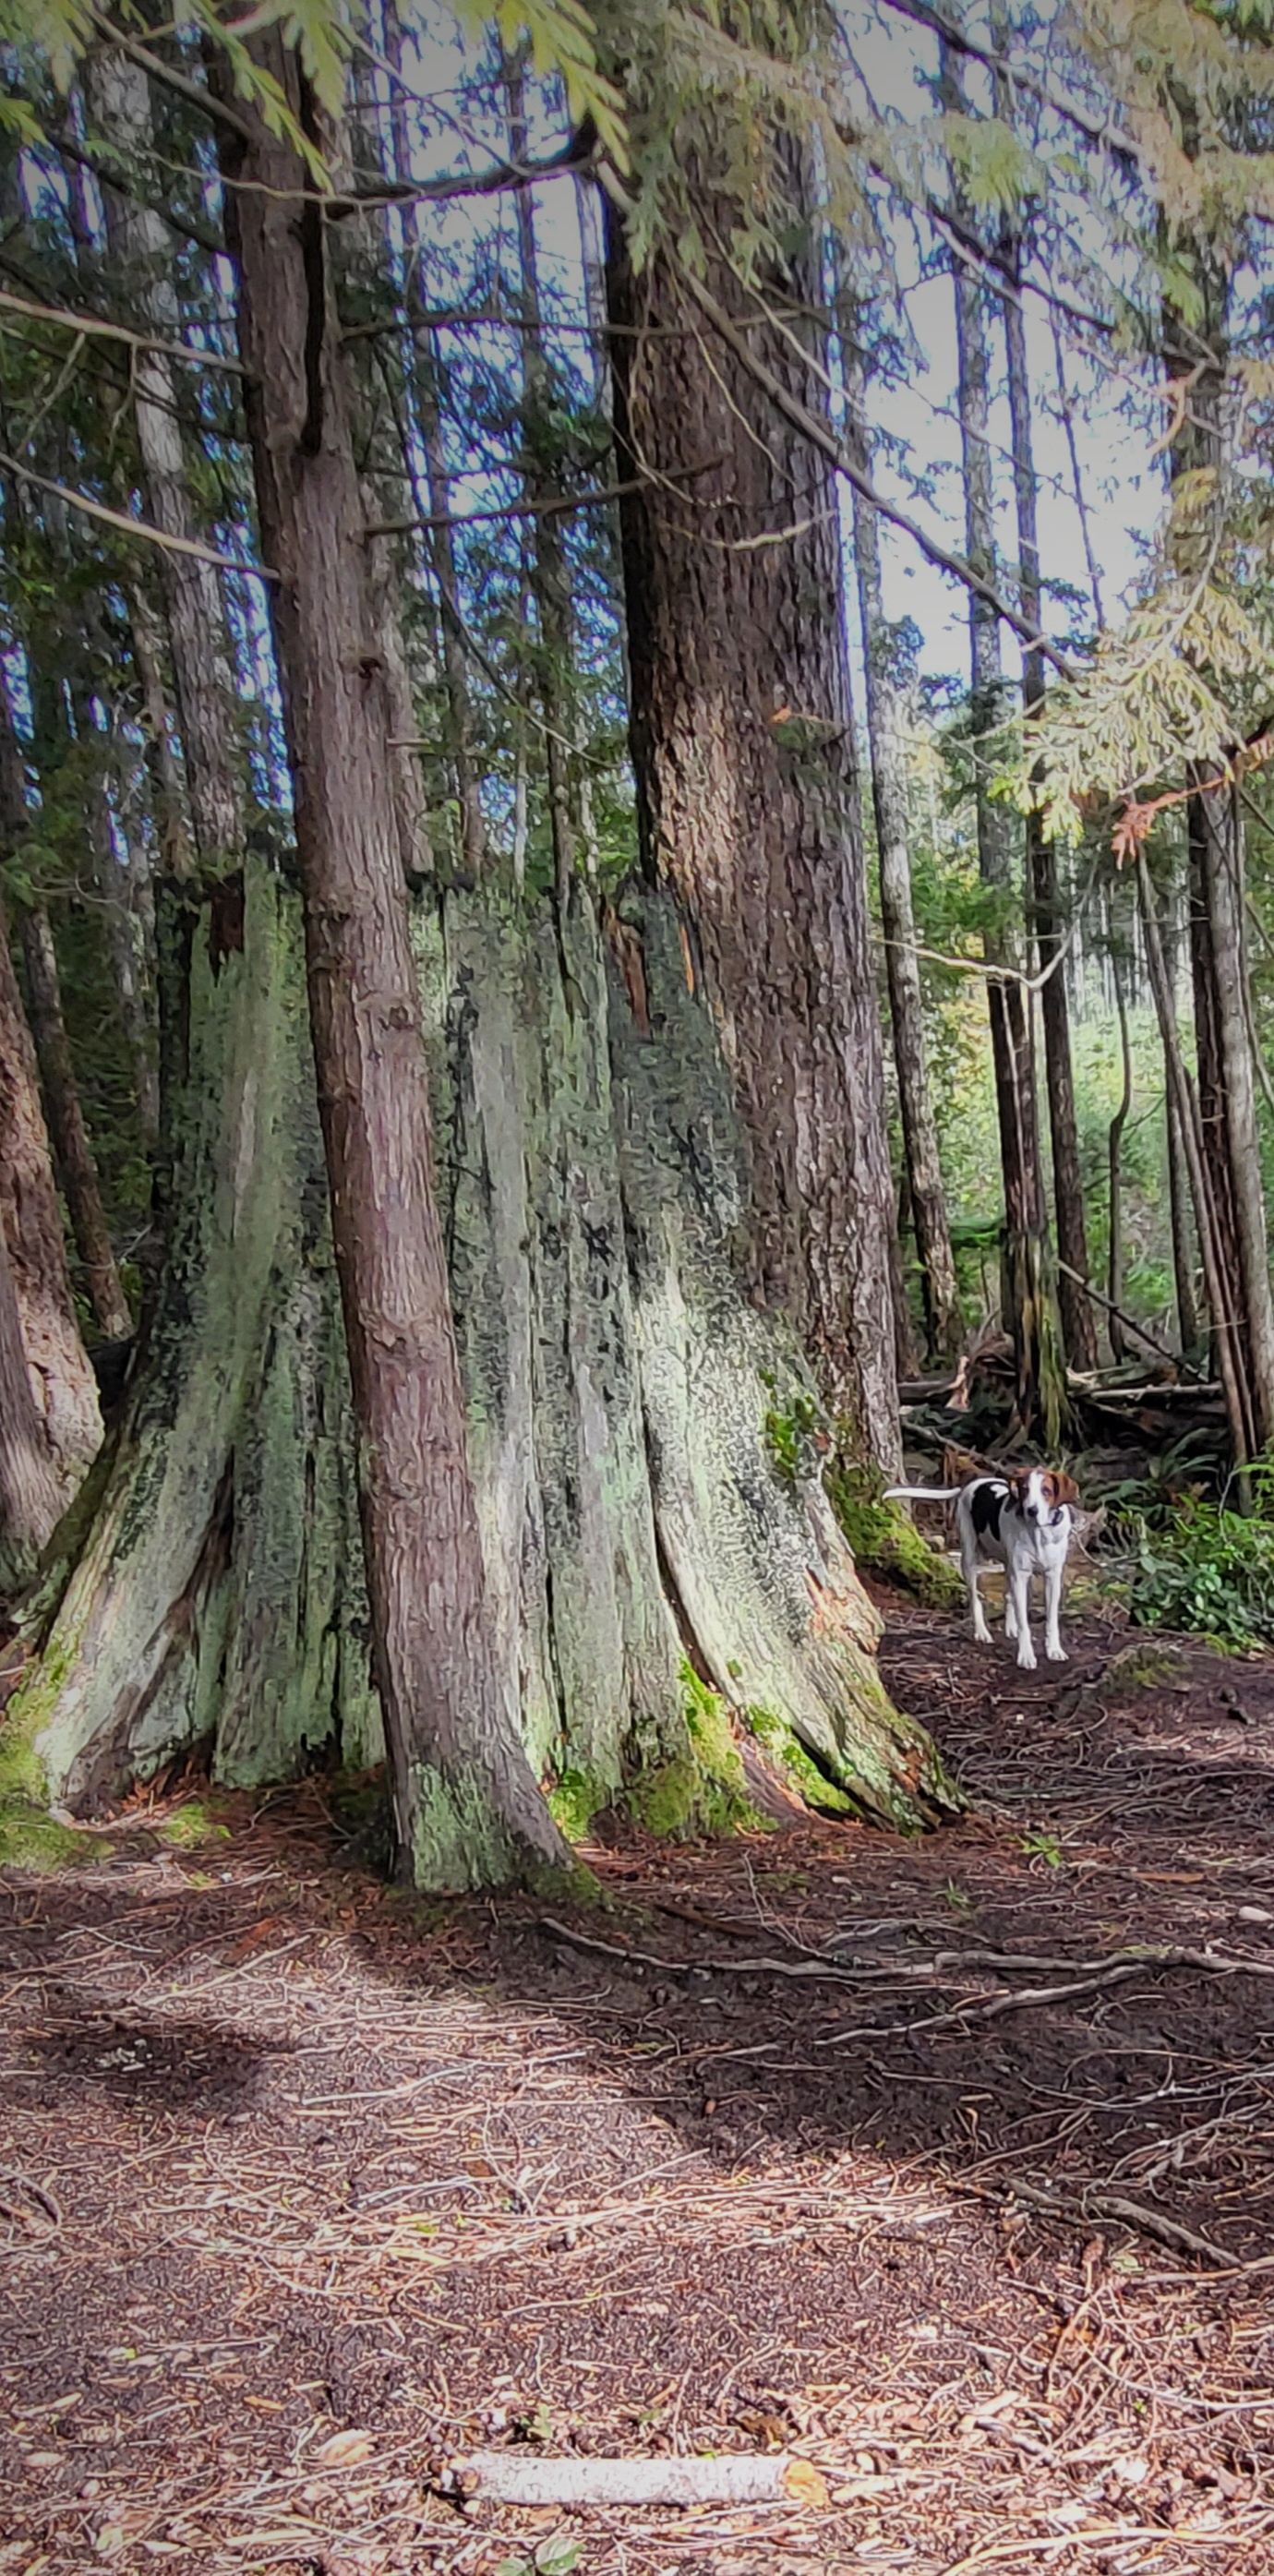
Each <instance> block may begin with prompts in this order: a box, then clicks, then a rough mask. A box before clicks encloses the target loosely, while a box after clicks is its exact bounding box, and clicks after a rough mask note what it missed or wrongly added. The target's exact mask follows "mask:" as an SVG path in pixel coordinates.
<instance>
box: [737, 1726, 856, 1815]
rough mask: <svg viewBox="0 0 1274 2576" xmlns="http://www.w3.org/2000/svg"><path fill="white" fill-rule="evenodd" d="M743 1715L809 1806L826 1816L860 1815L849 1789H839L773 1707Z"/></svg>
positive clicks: (751, 1730) (752, 1730)
mask: <svg viewBox="0 0 1274 2576" xmlns="http://www.w3.org/2000/svg"><path fill="white" fill-rule="evenodd" d="M744 1714H745V1716H746V1718H747V1723H748V1732H749V1734H750V1735H755V1736H756V1738H757V1740H758V1742H759V1743H761V1744H763V1745H764V1746H765V1748H766V1750H767V1752H769V1753H771V1754H773V1756H774V1758H775V1760H776V1761H777V1762H778V1763H780V1764H781V1766H782V1768H783V1770H784V1771H786V1773H787V1775H788V1778H789V1780H790V1781H791V1783H792V1787H793V1788H794V1789H795V1790H796V1791H797V1792H798V1794H799V1796H801V1797H802V1798H803V1799H804V1800H805V1804H806V1806H807V1807H814V1808H816V1809H817V1810H818V1811H819V1812H820V1813H821V1814H822V1815H825V1816H856V1815H858V1814H859V1813H860V1809H859V1807H858V1805H857V1802H856V1801H855V1800H854V1799H853V1798H851V1797H850V1795H849V1792H848V1790H846V1789H841V1788H839V1787H838V1786H837V1784H836V1782H835V1781H834V1780H829V1779H828V1777H827V1773H826V1772H825V1771H821V1770H820V1769H819V1766H818V1764H817V1762H815V1760H814V1758H813V1756H812V1755H811V1754H809V1753H807V1752H806V1749H805V1746H804V1745H803V1744H802V1743H801V1742H800V1740H799V1738H798V1737H797V1736H795V1735H794V1734H793V1733H792V1729H791V1727H790V1726H788V1725H787V1724H785V1722H784V1720H783V1719H782V1718H781V1717H776V1716H775V1714H774V1711H773V1709H772V1708H749V1709H747V1710H745V1712H744Z"/></svg>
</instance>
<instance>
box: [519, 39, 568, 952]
mask: <svg viewBox="0 0 1274 2576" xmlns="http://www.w3.org/2000/svg"><path fill="white" fill-rule="evenodd" d="M505 82H506V86H507V90H508V98H509V158H510V160H512V161H514V162H518V161H525V160H526V158H527V155H528V150H529V138H528V134H527V125H526V104H525V93H524V82H523V76H522V70H521V66H520V64H517V63H511V64H509V65H508V66H507V68H506V72H505ZM514 213H515V219H516V222H517V231H518V257H519V262H520V266H521V288H522V299H521V300H522V319H523V323H524V326H525V327H524V329H523V334H522V347H523V360H522V366H523V374H522V422H523V427H522V443H523V448H524V451H525V455H526V472H525V477H524V480H525V485H526V495H527V499H528V500H529V501H540V500H543V499H544V498H545V497H546V495H547V493H548V490H549V488H550V484H551V482H552V479H553V478H552V476H551V475H549V476H548V477H546V475H545V471H544V466H543V463H542V461H540V451H542V449H543V447H544V445H545V442H546V436H547V431H548V422H549V413H550V409H551V404H552V392H553V387H552V378H551V374H550V370H549V363H548V358H547V355H546V352H545V347H544V333H543V327H542V319H541V310H540V275H539V261H538V257H537V253H536V246H535V201H534V197H533V195H532V192H531V190H530V189H529V188H519V189H518V191H517V194H516V197H515V200H514ZM533 525H534V530H535V535H534V541H533V553H532V557H531V589H532V594H533V597H534V600H535V611H536V619H537V623H538V626H539V639H540V655H539V659H540V703H541V705H542V707H543V710H544V765H545V771H546V774H547V779H548V800H549V828H550V831H551V833H552V837H553V874H554V879H555V882H556V885H557V896H558V901H559V903H564V902H565V901H566V899H567V895H568V892H569V888H570V882H571V878H572V877H573V875H574V873H575V864H576V856H577V852H578V850H579V846H580V843H581V840H582V822H583V818H582V815H581V811H580V801H579V796H578V792H577V789H576V783H575V780H574V778H573V776H572V751H573V748H574V745H575V726H576V708H575V693H574V689H573V687H572V684H571V667H572V648H573V640H574V638H573V619H572V615H571V583H570V570H569V566H568V563H567V556H566V544H565V539H564V537H563V533H562V526H563V523H562V521H561V519H560V518H558V517H557V516H556V515H555V514H553V513H551V512H549V511H539V512H537V514H536V517H535V519H534V522H533Z"/></svg>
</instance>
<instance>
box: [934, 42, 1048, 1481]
mask: <svg viewBox="0 0 1274 2576" xmlns="http://www.w3.org/2000/svg"><path fill="white" fill-rule="evenodd" d="M943 74H944V89H945V92H946V95H947V97H948V100H949V103H951V104H953V105H954V106H956V107H959V108H962V107H963V104H964V102H963V95H962V92H961V89H960V84H959V81H958V78H957V77H956V75H955V73H954V71H953V69H952V64H951V58H950V56H949V54H948V53H947V51H946V49H945V48H944V52H943ZM952 274H953V279H954V285H955V308H956V345H957V352H958V360H959V406H960V446H961V455H962V461H963V468H964V508H965V553H966V555H967V557H968V560H969V562H970V563H971V564H972V565H973V566H974V568H975V570H976V571H978V572H979V573H981V574H982V575H983V576H984V578H985V579H986V580H987V581H993V580H994V577H995V570H996V561H995V556H996V548H995V493H994V484H993V479H992V472H991V448H990V367H989V359H988V352H987V333H986V318H985V312H984V290H983V288H982V286H981V283H980V281H979V278H978V275H977V272H976V270H975V269H974V268H972V267H971V266H970V265H969V264H968V263H967V262H966V261H964V260H962V259H961V258H960V257H959V256H958V254H954V255H953V258H952ZM969 640H970V664H971V681H972V685H971V688H970V697H969V714H970V724H971V732H972V738H973V758H974V780H975V798H976V808H977V835H978V866H979V871H980V874H981V877H982V882H983V885H984V886H985V888H986V890H987V893H988V895H989V896H990V897H991V899H992V902H993V903H994V905H995V907H996V910H997V913H998V916H999V918H998V919H997V920H996V921H994V922H993V923H992V924H991V925H990V926H989V927H988V929H987V930H986V932H985V933H984V937H983V953H984V955H985V957H986V960H987V964H988V965H989V966H992V967H997V966H998V967H1009V968H1012V967H1014V966H1015V965H1016V964H1017V963H1018V962H1019V960H1018V957H1017V954H1016V944H1015V942H1014V940H1013V938H1012V936H1011V934H1010V933H1009V931H1008V928H1007V920H1008V916H1009V915H1010V913H1011V912H1013V911H1014V910H1015V909H1016V907H1017V904H1018V903H1019V901H1020V893H1019V888H1018V885H1017V883H1016V877H1017V865H1016V861H1017V832H1016V826H1015V824H1014V821H1013V818H1012V816H1011V814H1010V813H1009V812H1008V810H1007V809H1006V807H1005V806H1004V805H1003V804H1002V803H1000V802H999V801H998V800H997V799H995V798H994V797H993V796H992V795H991V793H990V788H991V778H992V771H993V765H994V748H993V747H994V743H995V740H996V737H997V736H998V735H999V734H1001V733H1002V731H1003V729H1004V727H1005V725H1006V723H1007V722H1008V704H1007V691H1006V688H1005V683H1004V676H1003V670H1002V665H1001V659H1000V630H999V619H998V617H997V615H996V611H995V609H994V608H993V607H992V606H991V605H990V603H989V602H988V601H987V600H985V599H983V598H981V597H980V596H979V595H978V594H977V593H976V592H971V593H970V597H969ZM987 1008H988V1013H989V1017H990V1022H991V1049H992V1055H993V1059H994V1064H995V1096H996V1109H997V1114H998V1120H999V1130H1000V1165H1001V1171H1002V1174H1003V1183H1004V1257H1003V1263H1002V1290H1003V1306H1004V1321H1005V1325H1006V1327H1007V1329H1008V1331H1009V1333H1010V1334H1011V1336H1012V1340H1013V1347H1014V1354H1015V1360H1016V1372H1017V1410H1018V1415H1019V1418H1020V1419H1021V1421H1022V1423H1023V1425H1024V1426H1026V1427H1028V1428H1029V1427H1031V1426H1033V1425H1034V1423H1035V1422H1036V1421H1037V1420H1042V1422H1043V1425H1044V1428H1045V1431H1046V1434H1047V1435H1048V1436H1049V1437H1050V1438H1051V1437H1052V1436H1053V1434H1054V1433H1055V1431H1056V1428H1057V1423H1058V1419H1059V1417H1060V1413H1061V1409H1062V1393H1061V1385H1060V1366H1059V1360H1060V1354H1059V1352H1058V1350H1057V1348H1056V1339H1057V1333H1056V1326H1055V1324H1054V1320H1053V1317H1054V1308H1053V1296H1052V1292H1051V1291H1050V1287H1049V1283H1048V1279H1047V1269H1048V1258H1047V1253H1048V1247H1047V1241H1046V1234H1045V1209H1044V1189H1043V1175H1042V1171H1041V1167H1040V1151H1039V1123H1038V1116H1037V1110H1036V1102H1035V1091H1034V1083H1033V1078H1032V1065H1031V1045H1030V1028H1029V1022H1028V1014H1027V1011H1026V1007H1025V999H1024V996H1023V992H1022V988H1021V985H1020V984H1019V983H1017V982H1016V981H1015V980H1013V979H1012V978H1011V977H1009V978H1006V979H1003V980H1002V979H1001V978H1000V977H998V976H995V975H993V976H992V977H991V978H990V979H989V982H988V989H987Z"/></svg>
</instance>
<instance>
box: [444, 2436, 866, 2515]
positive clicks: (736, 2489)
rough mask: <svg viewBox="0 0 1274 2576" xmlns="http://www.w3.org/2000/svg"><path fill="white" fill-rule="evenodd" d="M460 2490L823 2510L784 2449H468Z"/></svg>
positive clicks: (589, 2501)
mask: <svg viewBox="0 0 1274 2576" xmlns="http://www.w3.org/2000/svg"><path fill="white" fill-rule="evenodd" d="M454 2476H455V2480H456V2484H457V2485H458V2487H459V2488H460V2491H461V2493H462V2495H464V2496H466V2497H469V2496H482V2497H484V2498H485V2499H486V2500H487V2501H488V2502H489V2503H492V2504H518V2505H527V2506H534V2505H563V2506H569V2505H577V2506H587V2505H613V2504H647V2505H650V2504H680V2505H704V2504H723V2505H739V2504H789V2505H791V2504H796V2505H807V2506H810V2507H813V2508H815V2509H820V2510H821V2509H822V2508H823V2507H824V2506H825V2505H826V2504H827V2502H828V2494H827V2488H826V2486H825V2484H824V2482H823V2480H822V2478H821V2477H820V2476H819V2473H818V2471H817V2469H816V2468H813V2467H811V2465H810V2462H809V2461H808V2460H798V2459H793V2458H792V2456H791V2454H790V2453H789V2452H774V2451H771V2452H734V2451H727V2452H723V2453H720V2454H718V2455H717V2456H716V2457H714V2458H712V2459H706V2460H700V2459H674V2458H666V2459H649V2458H638V2459H629V2460H598V2459H577V2458H569V2459H563V2460H550V2459H545V2458H544V2457H543V2455H542V2454H536V2453H534V2452H530V2451H524V2450H518V2451H475V2452H474V2453H473V2455H472V2457H471V2458H469V2459H466V2460H457V2461H456V2463H455V2467H454Z"/></svg>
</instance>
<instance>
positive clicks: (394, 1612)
mask: <svg viewBox="0 0 1274 2576" xmlns="http://www.w3.org/2000/svg"><path fill="white" fill-rule="evenodd" d="M262 60H263V61H264V62H266V63H267V64H268V66H269V68H270V70H271V71H272V72H273V73H274V75H275V77H276V78H277V79H279V80H280V81H281V82H282V83H283V84H284V87H285V90H286V93H287V96H288V98H289V102H290V104H291V106H292V108H293V112H294V113H295V114H296V115H297V116H298V117H299V118H300V119H301V120H302V121H303V123H304V125H305V127H306V129H307V130H308V131H309V132H311V133H312V134H314V135H315V136H316V137H317V133H318V123H317V119H316V115H315V111H314V107H313V102H312V99H311V97H310V96H309V94H308V91H307V87H306V84H305V81H304V78H303V76H302V75H301V74H300V72H299V69H298V65H297V61H296V57H295V56H294V55H293V54H291V53H289V52H285V50H284V48H283V46H282V44H281V43H278V42H277V41H274V42H270V43H268V44H264V45H263V47H262ZM236 113H237V116H238V118H239V121H240V124H241V125H242V124H245V123H246V124H247V125H248V127H249V128H250V130H251V131H250V139H247V140H245V141H244V142H243V143H242V145H241V146H236V147H234V149H233V153H232V156H231V160H230V164H229V166H228V169H227V176H228V178H229V179H230V181H231V182H232V185H231V187H230V188H229V190H228V216H227V221H228V225H229V226H230V228H231V249H232V254H233V257H234V260H235V265H236V270H237V276H238V291H239V330H240V345H241V348H242V352H243V357H244V362H245V365H246V366H247V368H248V382H247V390H246V396H245V399H246V403H247V410H248V426H249V437H250V442H251V447H252V458H253V468H254V473H255V478H256V486H257V501H258V508H259V511H260V517H261V532H262V542H263V546H264V549H265V552H266V555H267V558H268V560H269V561H270V562H271V564H273V565H274V566H275V567H276V568H277V572H278V581H277V584H276V585H275V586H274V589H273V592H272V597H271V611H272V616H273V622H274V631H275V646H276V653H277V657H278V665H279V676H280V683H281V687H282V692H283V701H284V717H285V724H286V727H287V734H288V748H289V757H290V760H291V765H292V773H293V780H294V793H295V805H296V838H297V856H298V861H299V865H300V873H301V885H302V895H303V902H304V910H305V937H306V960H307V982H308V990H309V1005H310V1025H311V1032H312V1036H313V1042H314V1060H315V1067H316V1071H317V1075H318V1090H319V1106H320V1113H321V1116H322V1121H323V1136H324V1146H325V1151H326V1158H327V1169H328V1183H329V1189H330V1196H331V1209H332V1233H333V1240H334V1244H335V1250H336V1261H337V1271H338V1276H339V1279H340V1286H341V1301H342V1307H343V1311H344V1317H345V1335H346V1343H347V1347H348V1351H349V1360H350V1377H351V1382H352V1388H353V1401H354V1412H355V1419H356V1422H357V1425H358V1439H359V1453H360V1454H359V1464H360V1502H361V1512H362V1523H363V1538H364V1552H365V1558H366V1567H367V1585H368V1594H369V1597H370V1601H371V1607H372V1631H373V1651H374V1659H375V1666H376V1675H377V1682H378V1685H379V1690H380V1697H381V1705H382V1709H383V1712H384V1718H385V1731H386V1737H387V1740H388V1744H389V1748H390V1755H391V1761H392V1765H393V1773H394V1783H395V1803H396V1813H397V1827H398V1834H399V1838H400V1843H401V1847H402V1850H403V1853H404V1855H405V1860H406V1864H407V1866H408V1867H409V1868H410V1870H411V1872H412V1874H413V1875H414V1876H415V1878H416V1879H417V1881H418V1882H420V1883H422V1884H431V1885H435V1886H448V1885H450V1886H455V1885H461V1886H463V1885H469V1884H489V1883H491V1882H492V1881H494V1880H498V1879H500V1878H502V1877H507V1876H509V1875H512V1874H516V1873H518V1872H521V1871H524V1870H525V1869H527V1868H528V1867H532V1866H534V1865H536V1864H544V1863H550V1864H555V1863H561V1862H564V1861H565V1860H566V1857H567V1850H566V1846H565V1844H564V1843H563V1842H562V1839H561V1837H560V1835H559V1834H558V1832H557V1829H556V1827H555V1825H554V1824H553V1820H552V1818H551V1816H550V1814H549V1812H548V1809H547V1807H546V1806H545V1803H544V1800H543V1798H542V1797H541V1795H540V1792H539V1789H538V1788H537V1786H536V1782H535V1779H534V1775H533V1774H532V1772H531V1770H530V1767H529V1765H528V1763H527V1760H526V1756H525V1754H524V1752H523V1749H522V1745H521V1742H520V1740H519V1737H518V1734H517V1732H516V1717H515V1716H514V1717H513V1718H512V1719H511V1717H510V1713H509V1711H508V1710H507V1708H506V1707H505V1706H504V1705H503V1702H502V1696H501V1693H500V1690H499V1686H498V1679H497V1672H496V1664H495V1656H494V1651H493V1643H492V1638H491V1634H490V1629H489V1625H488V1617H487V1603H486V1597H485V1596H486V1585H485V1576H484V1569H483V1559H482V1548H481V1541H480V1537H479V1531H478V1522H477V1515H476V1512H475V1508H474V1497H473V1489H472V1485H471V1482H470V1477H469V1469H468V1462H467V1457H466V1443H465V1418H464V1404H463V1398H462V1394H461V1385H460V1373H459V1366H458V1362H457V1355H456V1344H455V1334H454V1330H453V1326H452V1318H451V1306H450V1296H449V1290H448V1282H447V1269H446V1262H445V1258H444V1254H443V1245H442V1236H441V1231H440V1228H439V1222H438V1209H437V1204H436V1200H435V1195H434V1178H433V1138H432V1124H431V1117H430V1107H429V1095H428V1089H427V1085H426V1074H425V1060H424V1053H423V1046H422V1033H421V1018H420V998H419V989H418V985H417V981H416V974H415V968H414V963H413V958H412V950H411V938H410V932H409V926H408V915H407V894H406V888H405V886H404V883H403V875H402V867H401V860H400V852H399V842H398V824H397V817H396V814H395V810H394V802H393V796H392V792H391V786H390V774H389V760H388V751H387V745H388V741H389V739H390V735H391V732H392V719H391V710H390V706H389V703H388V698H387V692H386V690H385V685H384V668H383V661H382V659H381V656H380V655H379V654H378V653H376V652H375V651H374V636H375V612H374V603H373V601H372V597H371V591H370V584H369V578H368V570H367V554H366V543H365V540H364V537H363V513H362V505H361V497H360V492H359V482H358V472H357V467H356V464H355V459H354V453H353V446H352V441H351V434H350V421H349V413H348V392H347V384H346V377H345V368H344V362H343V359H342V357H341V354H340V342H339V334H338V331H337V327H336V319H335V313H334V310H333V308H332V303H331V292H330V281H329V277H328V263H327V245H326V237H325V236H326V226H325V219H324V217H323V215H322V212H321V210H320V208H319V206H318V204H317V203H316V202H315V200H314V196H313V191H312V189H311V188H310V185H309V181H308V179H307V176H306V173H305V169H304V165H303V164H302V162H301V161H300V159H299V157H298V156H297V154H296V153H295V152H294V151H293V150H292V149H291V147H290V146H289V145H288V143H287V142H286V141H285V140H281V139H279V138H278V137H275V136H273V135H271V134H270V133H269V132H268V130H267V128H266V126H265V123H264V121H263V119H262V118H261V116H260V114H259V111H258V110H257V109H256V108H255V107H254V106H251V105H247V104H245V102H243V101H242V100H240V101H238V102H237V106H236Z"/></svg>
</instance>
